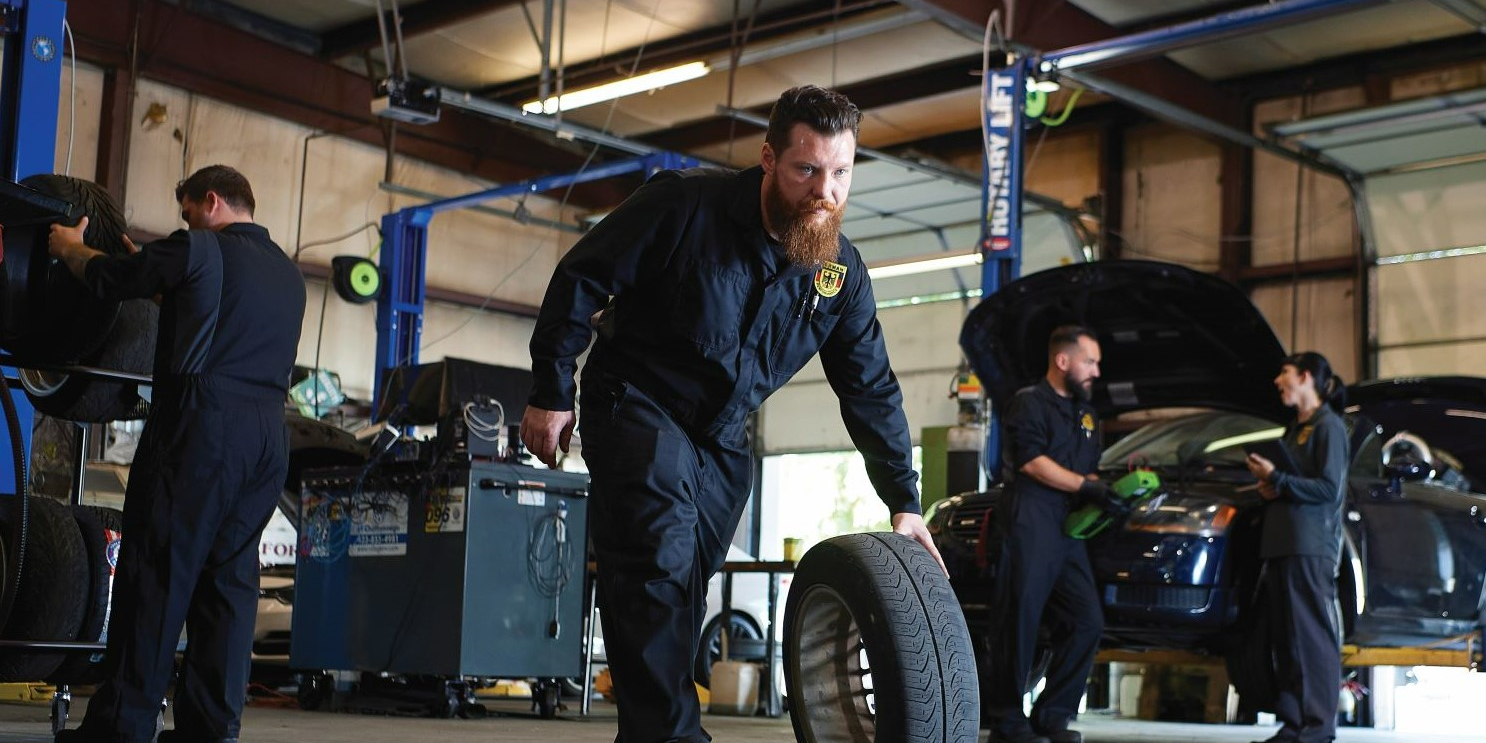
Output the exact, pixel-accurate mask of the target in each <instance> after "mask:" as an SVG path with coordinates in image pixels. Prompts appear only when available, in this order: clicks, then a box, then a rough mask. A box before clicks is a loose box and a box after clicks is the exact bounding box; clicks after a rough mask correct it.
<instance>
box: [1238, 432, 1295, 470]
mask: <svg viewBox="0 0 1486 743" xmlns="http://www.w3.org/2000/svg"><path fill="white" fill-rule="evenodd" d="M1243 450H1244V451H1245V452H1247V453H1249V454H1258V455H1259V456H1261V457H1264V458H1265V459H1268V460H1269V461H1271V462H1273V463H1274V468H1275V469H1276V470H1279V471H1280V472H1284V473H1285V474H1288V475H1297V474H1300V467H1298V466H1296V464H1295V457H1293V456H1291V455H1290V448H1289V447H1287V446H1285V444H1284V442H1283V440H1282V439H1266V440H1264V441H1250V442H1248V443H1246V444H1244V445H1243Z"/></svg>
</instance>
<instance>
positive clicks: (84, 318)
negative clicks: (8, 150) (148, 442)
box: [0, 175, 159, 423]
mask: <svg viewBox="0 0 1486 743" xmlns="http://www.w3.org/2000/svg"><path fill="white" fill-rule="evenodd" d="M21 183H22V184H23V185H25V186H28V187H30V188H32V189H34V190H36V191H39V192H41V193H43V194H45V195H47V196H51V197H54V198H56V199H60V200H61V201H65V202H67V203H69V204H71V205H73V212H74V213H73V216H72V217H71V218H70V219H69V220H64V223H67V224H72V225H75V224H77V223H78V221H79V220H80V219H81V217H83V216H86V217H88V228H87V230H86V231H85V232H84V234H83V240H84V242H86V243H87V244H88V246H90V247H92V248H94V249H96V250H98V251H100V252H102V253H105V254H107V255H124V254H126V253H127V252H128V247H127V246H126V245H125V243H124V240H123V235H124V226H125V222H124V216H123V212H122V211H121V210H120V209H119V207H118V204H116V203H115V202H114V200H113V197H111V196H109V194H108V192H107V191H105V190H103V188H102V187H101V186H99V185H98V184H96V183H93V182H91V181H85V180H81V179H78V178H71V177H69V176H64V175H36V176H31V177H29V178H26V179H25V180H23V181H21ZM49 231H50V225H49V223H46V222H37V223H33V224H21V225H17V226H9V225H8V226H7V227H6V231H5V258H4V260H3V261H0V345H3V346H4V347H5V348H6V350H8V351H10V352H11V353H12V354H14V355H15V356H17V357H18V358H20V359H21V360H22V361H24V362H33V363H43V364H48V365H81V366H91V367H97V368H101V369H110V370H114V371H123V372H130V373H135V374H146V373H148V372H149V371H150V370H151V367H152V365H153V363H154V355H155V334H156V325H157V322H158V318H159V308H157V307H156V306H155V304H154V303H153V302H151V301H150V300H148V299H131V300H126V301H124V302H111V301H107V300H101V299H98V298H97V297H96V296H94V294H93V292H92V291H91V290H89V289H88V288H87V287H85V286H84V285H83V284H82V282H79V281H78V280H77V278H76V277H74V276H73V275H72V273H71V272H70V271H69V270H68V269H67V267H66V266H64V265H62V264H61V263H60V262H58V261H55V260H53V259H52V258H51V255H50V253H49V252H48V251H47V235H48V234H49ZM21 383H22V385H23V386H24V387H25V388H26V392H27V394H28V396H29V397H30V398H31V403H32V404H33V405H34V406H35V407H36V409H37V410H38V411H40V412H42V413H45V414H47V415H50V416H53V417H56V418H63V419H66V420H74V421H83V422H91V423H102V422H106V421H112V420H124V419H130V418H142V417H144V413H145V412H146V406H145V405H144V403H143V400H142V399H141V398H140V396H139V391H138V387H137V385H135V384H134V383H132V382H117V381H109V380H102V379H95V378H87V377H81V376H78V375H75V374H73V375H70V374H65V373H58V372H48V371H40V370H29V369H28V370H23V371H22V372H21Z"/></svg>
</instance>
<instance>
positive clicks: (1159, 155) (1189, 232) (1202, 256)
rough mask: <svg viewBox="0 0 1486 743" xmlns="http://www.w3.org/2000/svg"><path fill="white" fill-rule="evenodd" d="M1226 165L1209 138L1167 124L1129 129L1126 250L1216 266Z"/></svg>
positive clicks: (1131, 253) (1124, 218) (1196, 265)
mask: <svg viewBox="0 0 1486 743" xmlns="http://www.w3.org/2000/svg"><path fill="white" fill-rule="evenodd" d="M1221 169H1222V161H1221V158H1220V151H1219V149H1218V146H1217V145H1215V144H1213V143H1212V142H1211V141H1209V140H1208V139H1206V138H1203V137H1201V136H1198V135H1196V134H1192V133H1190V132H1185V131H1182V130H1179V129H1177V128H1175V127H1172V126H1169V125H1166V124H1152V125H1147V126H1140V127H1134V128H1132V129H1130V130H1129V131H1128V134H1127V136H1126V140H1125V173H1124V189H1125V200H1124V211H1123V215H1122V218H1121V219H1122V221H1121V224H1122V227H1123V234H1121V235H1120V236H1119V237H1120V238H1122V239H1123V245H1122V246H1121V248H1120V250H1121V255H1122V256H1124V257H1126V258H1145V259H1150V260H1161V261H1170V262H1172V263H1180V264H1182V265H1185V266H1189V267H1192V268H1196V269H1199V270H1206V271H1211V270H1215V269H1216V268H1217V266H1218V247H1219V239H1220V237H1221V236H1220V235H1219V232H1220V231H1221V226H1220V225H1221V214H1220V212H1219V205H1220V203H1221V201H1222V199H1221V196H1222V193H1221V190H1220V188H1219V184H1218V174H1219V172H1220V171H1221Z"/></svg>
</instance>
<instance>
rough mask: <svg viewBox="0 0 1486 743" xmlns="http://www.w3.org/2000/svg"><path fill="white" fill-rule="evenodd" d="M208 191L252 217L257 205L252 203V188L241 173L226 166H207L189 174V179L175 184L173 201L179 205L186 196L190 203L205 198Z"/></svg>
mask: <svg viewBox="0 0 1486 743" xmlns="http://www.w3.org/2000/svg"><path fill="white" fill-rule="evenodd" d="M208 191H216V192H217V195H218V196H220V197H222V200H223V201H225V202H227V205H228V206H231V207H232V208H233V209H236V210H238V211H244V212H247V213H248V216H250V217H251V216H253V209H254V208H256V207H257V203H256V202H255V201H253V187H252V186H251V185H249V184H248V179H247V178H245V177H244V176H243V174H242V173H239V172H237V170H236V169H234V168H229V167H227V166H226V165H208V166H206V167H204V168H202V169H201V170H198V171H196V172H195V173H192V174H191V177H190V178H187V179H186V180H184V181H181V182H180V183H178V184H176V187H175V200H176V203H180V202H182V201H184V200H185V198H186V197H187V196H190V197H191V200H192V201H201V200H202V199H205V198H206V193H207V192H208Z"/></svg>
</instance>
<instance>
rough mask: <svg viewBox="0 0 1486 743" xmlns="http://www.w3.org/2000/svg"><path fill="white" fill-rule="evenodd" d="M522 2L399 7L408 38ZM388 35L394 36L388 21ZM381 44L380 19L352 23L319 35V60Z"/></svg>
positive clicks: (455, 1)
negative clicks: (378, 22) (378, 25)
mask: <svg viewBox="0 0 1486 743" xmlns="http://www.w3.org/2000/svg"><path fill="white" fill-rule="evenodd" d="M520 1H521V0H437V2H432V1H430V2H422V3H418V4H417V5H409V6H407V7H406V8H399V9H398V12H399V13H400V14H401V15H402V35H403V38H404V39H406V38H408V37H411V36H417V35H419V34H426V33H432V32H434V31H437V30H439V29H441V28H444V27H446V26H452V25H454V24H456V23H459V22H461V21H467V20H469V19H471V18H477V17H479V16H482V15H486V14H488V13H494V12H495V11H497V10H501V9H502V8H506V7H510V6H512V5H518V4H519V3H520ZM388 21H389V25H388V26H387V33H389V34H390V33H392V26H391V24H390V21H391V19H388ZM381 43H382V34H381V31H380V30H379V29H378V27H377V16H376V13H373V14H372V15H371V17H370V18H365V19H363V20H359V21H352V22H351V23H347V24H346V25H344V26H341V27H340V28H333V29H330V30H329V31H326V32H325V33H323V34H320V57H321V58H322V59H337V58H340V57H344V56H346V55H348V54H360V53H362V52H364V51H367V50H369V49H374V48H376V47H378V46H380V45H381Z"/></svg>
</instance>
